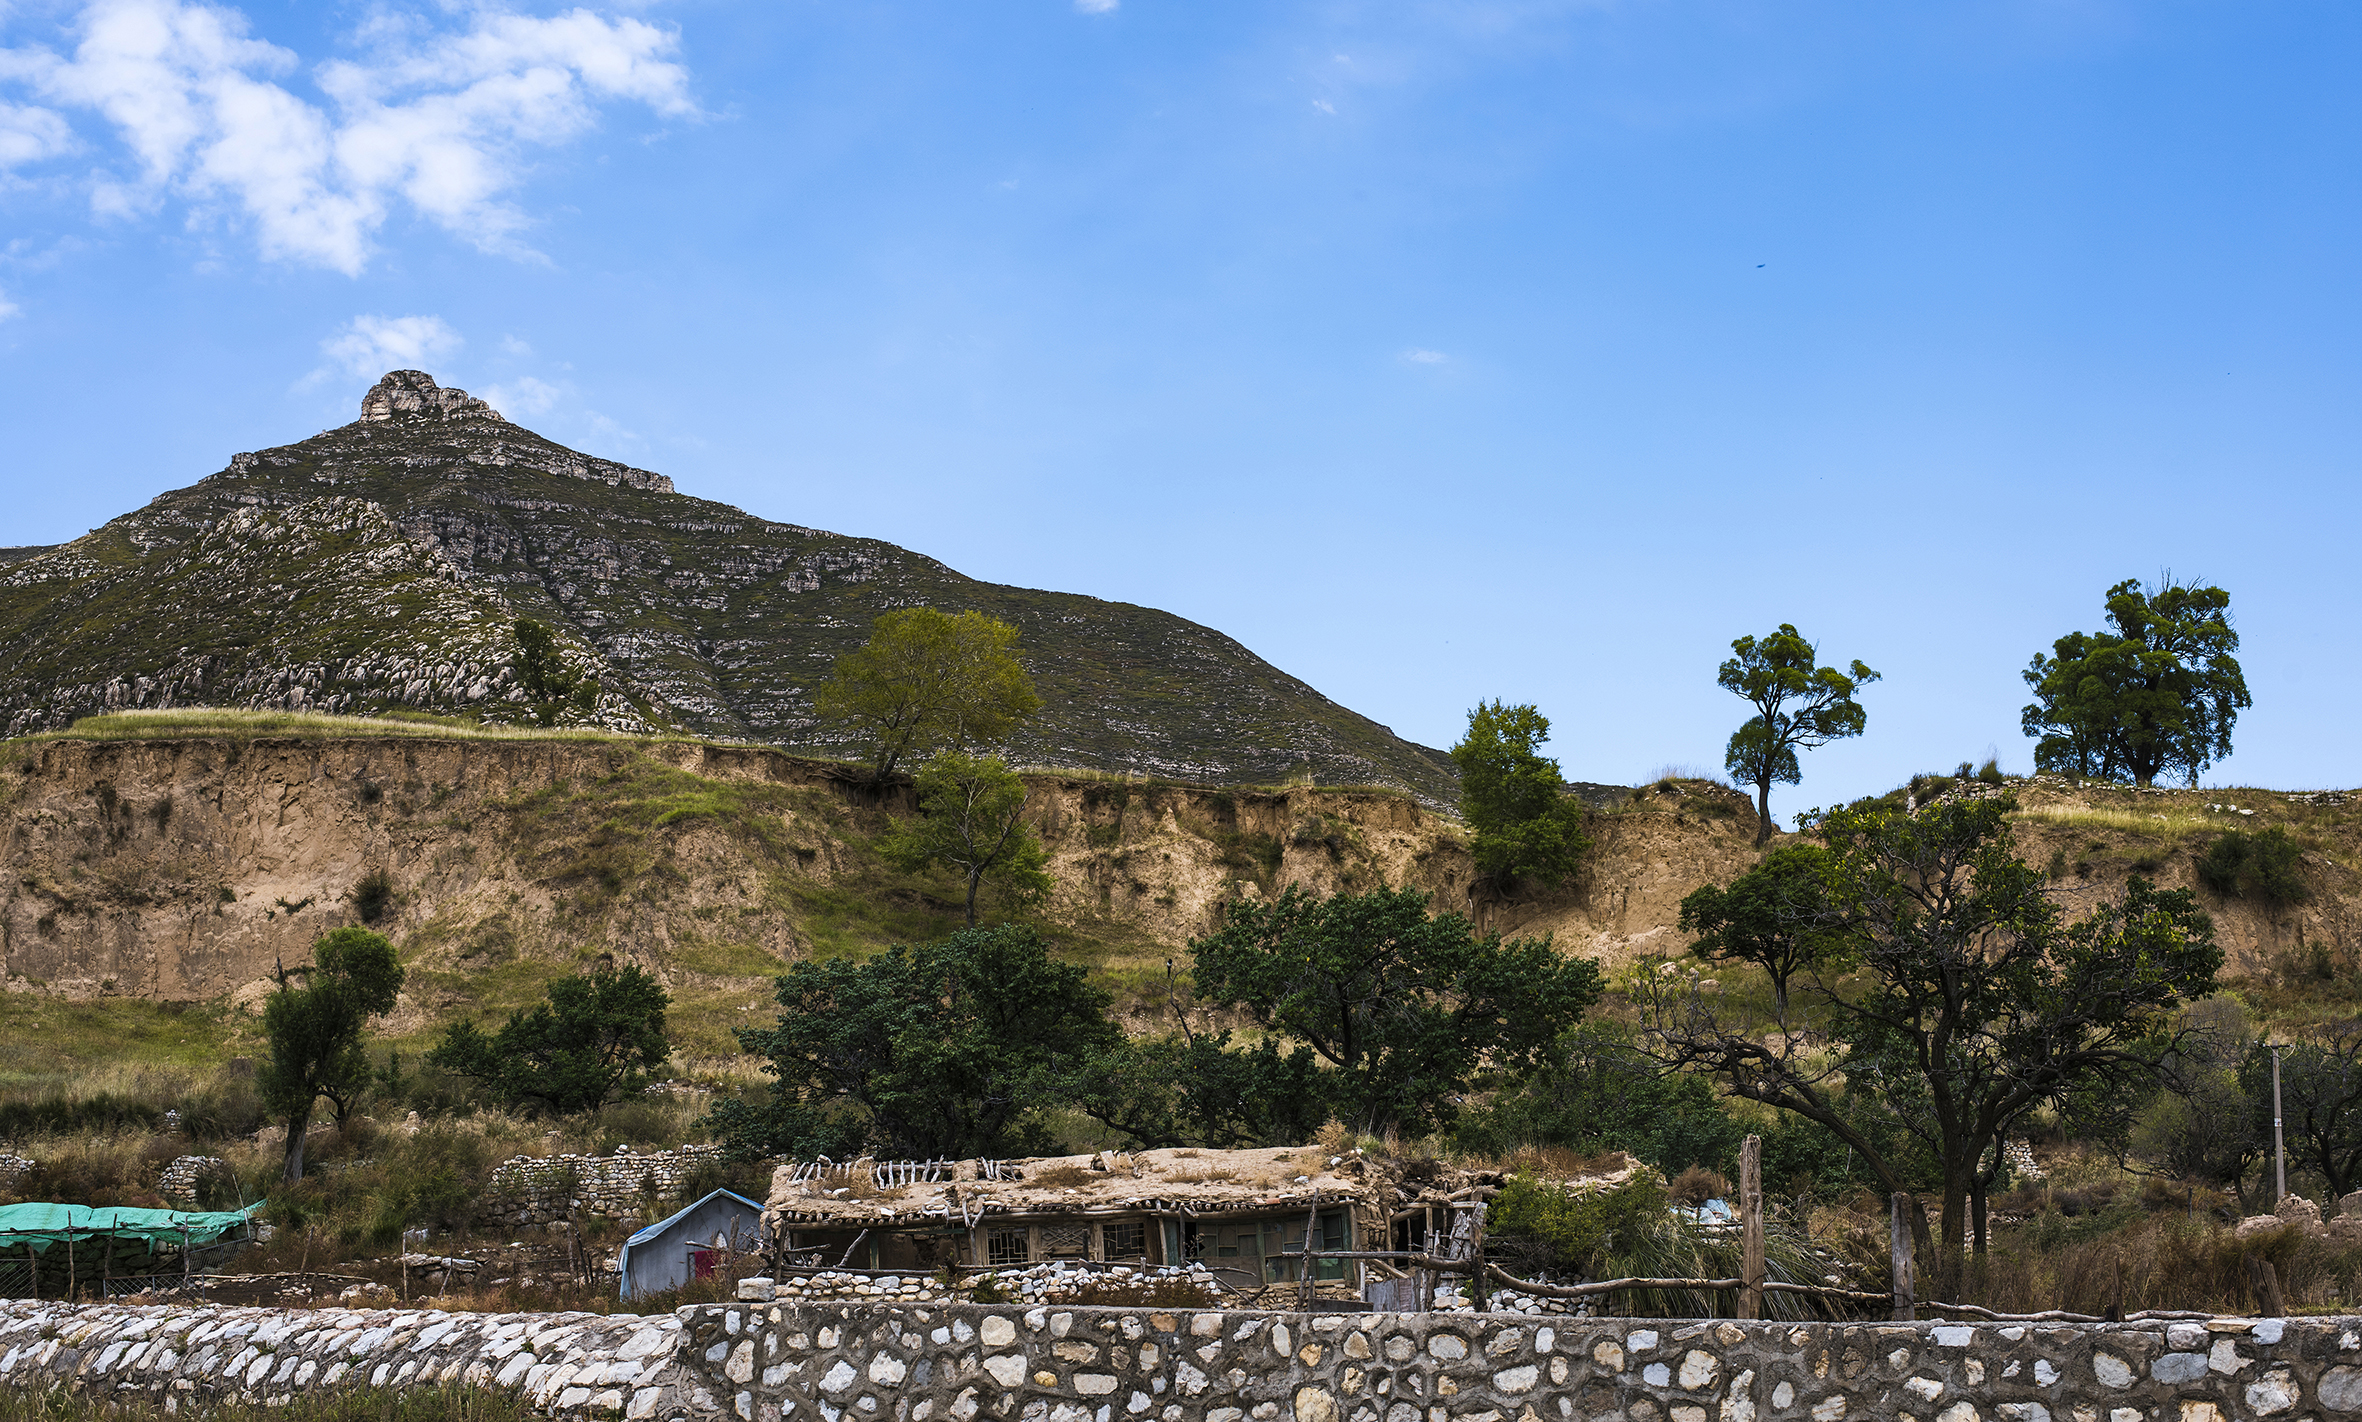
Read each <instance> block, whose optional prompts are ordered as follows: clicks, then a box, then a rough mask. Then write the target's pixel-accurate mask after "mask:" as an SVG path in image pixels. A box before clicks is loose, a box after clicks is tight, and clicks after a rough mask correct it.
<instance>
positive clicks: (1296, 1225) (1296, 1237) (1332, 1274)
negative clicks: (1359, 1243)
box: [1263, 1210, 1353, 1283]
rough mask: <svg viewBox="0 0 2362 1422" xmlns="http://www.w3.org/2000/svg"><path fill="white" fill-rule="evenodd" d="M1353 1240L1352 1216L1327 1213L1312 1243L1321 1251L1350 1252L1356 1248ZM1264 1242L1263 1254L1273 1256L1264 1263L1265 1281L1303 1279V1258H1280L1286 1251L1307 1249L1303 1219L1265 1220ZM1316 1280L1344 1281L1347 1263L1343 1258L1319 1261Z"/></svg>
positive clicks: (1327, 1211)
mask: <svg viewBox="0 0 2362 1422" xmlns="http://www.w3.org/2000/svg"><path fill="white" fill-rule="evenodd" d="M1352 1237H1353V1236H1352V1231H1351V1229H1350V1227H1349V1216H1348V1215H1347V1214H1346V1212H1345V1211H1343V1210H1326V1211H1323V1212H1322V1213H1321V1215H1320V1224H1319V1228H1318V1231H1317V1232H1316V1233H1315V1234H1314V1235H1313V1237H1312V1242H1313V1245H1314V1247H1315V1248H1318V1249H1322V1250H1341V1249H1350V1248H1352V1247H1353V1246H1352V1244H1351V1243H1350V1241H1351V1239H1352ZM1263 1242H1264V1250H1263V1252H1264V1253H1265V1254H1266V1255H1268V1256H1272V1257H1269V1258H1266V1259H1265V1260H1264V1264H1263V1267H1264V1278H1266V1279H1267V1280H1270V1281H1272V1282H1274V1283H1277V1282H1279V1281H1280V1280H1283V1279H1301V1278H1303V1277H1304V1265H1303V1261H1302V1260H1301V1259H1283V1258H1280V1257H1278V1255H1279V1254H1280V1251H1281V1250H1283V1249H1284V1250H1290V1251H1293V1250H1300V1249H1302V1248H1303V1247H1304V1222H1303V1220H1302V1219H1301V1218H1299V1219H1294V1220H1265V1221H1264V1222H1263ZM1316 1277H1318V1278H1322V1279H1342V1278H1344V1277H1345V1261H1344V1260H1342V1259H1323V1260H1321V1261H1319V1272H1318V1274H1317V1276H1316Z"/></svg>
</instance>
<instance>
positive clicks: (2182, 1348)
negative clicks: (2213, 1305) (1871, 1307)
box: [682, 1302, 2362, 1422]
mask: <svg viewBox="0 0 2362 1422" xmlns="http://www.w3.org/2000/svg"><path fill="white" fill-rule="evenodd" d="M683 1326H684V1329H685V1332H684V1335H683V1338H682V1363H683V1367H684V1369H685V1371H686V1372H687V1373H688V1374H689V1377H688V1378H687V1379H686V1380H685V1381H684V1384H683V1385H684V1387H685V1388H686V1396H687V1398H688V1402H689V1406H690V1408H691V1409H692V1412H691V1415H702V1414H709V1413H714V1412H719V1413H721V1414H723V1415H727V1416H736V1417H738V1418H741V1419H744V1422H780V1419H783V1418H793V1419H796V1422H806V1419H810V1422H843V1419H852V1422H868V1419H872V1418H874V1419H877V1422H973V1419H976V1418H978V1417H984V1418H989V1419H1000V1422H1116V1419H1125V1420H1126V1422H1568V1420H1569V1419H1574V1420H1575V1422H1756V1419H1758V1418H1766V1419H1768V1418H1810V1419H1812V1422H1842V1419H1855V1418H1859V1419H1868V1418H1878V1419H1887V1418H1902V1419H1911V1422H1988V1419H1989V1420H1990V1422H2234V1419H2248V1418H2259V1419H2261V1418H2282V1417H2285V1418H2287V1419H2288V1422H2299V1419H2301V1418H2307V1417H2310V1418H2325V1417H2337V1416H2343V1415H2354V1414H2356V1413H2362V1320H2357V1319H2308V1320H2304V1321H2301V1322H2292V1321H2282V1320H2278V1319H2268V1320H2260V1321H2259V1320H2254V1319H2243V1318H2242V1319H2222V1320H2217V1321H2215V1322H2212V1323H2198V1324H2174V1325H2171V1326H2166V1325H2162V1324H2160V1325H2148V1326H2142V1325H2125V1324H2112V1325H2054V1326H2043V1327H2020V1326H2009V1327H1993V1326H1989V1325H1977V1326H1960V1325H1948V1324H1930V1323H1922V1324H1891V1325H1890V1324H1853V1325H1838V1324H1802V1325H1799V1324H1787V1323H1733V1322H1719V1323H1717V1322H1703V1323H1697V1322H1679V1321H1654V1322H1651V1321H1645V1320H1605V1319H1601V1320H1587V1319H1552V1320H1548V1321H1544V1320H1541V1319H1537V1318H1532V1317H1517V1316H1513V1315H1502V1314H1488V1315H1480V1316H1479V1315H1459V1316H1451V1315H1434V1314H1429V1315H1404V1314H1364V1315H1354V1314H1284V1313H1195V1314H1192V1313H1181V1312H1170V1313H1168V1312H1158V1311H1152V1310H1113V1309H1068V1310H1061V1309H1055V1308H1037V1309H1033V1310H1030V1311H1023V1312H1020V1311H1015V1310H1008V1309H1000V1310H995V1309H992V1308H988V1307H984V1306H979V1305H955V1306H936V1307H917V1308H907V1309H897V1310H891V1311H889V1310H883V1309H876V1308H863V1307H860V1306H855V1305H829V1304H817V1303H808V1302H807V1303H786V1304H779V1305H774V1306H771V1307H768V1308H765V1307H755V1306H742V1307H738V1308H721V1307H717V1308H705V1309H698V1310H685V1311H684V1314H683Z"/></svg>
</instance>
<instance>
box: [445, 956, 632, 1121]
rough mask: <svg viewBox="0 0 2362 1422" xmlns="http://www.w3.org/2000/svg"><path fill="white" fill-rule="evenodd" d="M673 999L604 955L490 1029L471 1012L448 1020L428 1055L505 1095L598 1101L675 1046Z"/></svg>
mask: <svg viewBox="0 0 2362 1422" xmlns="http://www.w3.org/2000/svg"><path fill="white" fill-rule="evenodd" d="M671 1003H672V999H671V998H670V997H669V996H667V995H666V993H665V991H664V989H663V987H662V986H660V985H659V984H658V983H657V981H656V979H654V978H652V977H650V976H649V975H648V974H647V973H645V972H643V971H642V970H641V969H640V968H639V967H638V966H637V965H635V964H626V965H624V966H623V967H621V968H618V967H616V966H615V962H614V960H613V959H612V958H610V957H606V956H604V955H602V956H601V958H600V960H599V962H598V965H597V966H596V967H594V968H593V969H592V971H590V972H589V973H586V974H583V975H582V976H579V977H569V978H559V979H557V980H555V981H553V982H552V983H550V985H549V986H548V988H547V989H545V990H544V1000H543V1001H541V1002H538V1003H535V1004H534V1005H533V1010H532V1011H531V1012H524V1011H518V1012H512V1013H510V1014H509V1018H508V1023H507V1025H505V1026H503V1027H502V1028H501V1029H500V1031H499V1032H497V1033H495V1034H493V1035H492V1036H489V1037H487V1036H485V1035H484V1034H483V1032H481V1031H479V1030H478V1029H477V1027H476V1025H475V1024H474V1023H473V1022H455V1023H453V1024H451V1026H449V1027H448V1028H446V1029H444V1032H443V1040H442V1041H441V1042H440V1043H438V1044H437V1045H436V1047H435V1049H434V1050H433V1051H432V1052H430V1053H428V1054H427V1061H428V1062H429V1063H431V1064H432V1065H435V1066H438V1067H441V1068H442V1069H443V1070H445V1071H448V1072H451V1073H453V1074H454V1075H458V1076H464V1077H468V1078H470V1079H472V1080H474V1081H477V1082H480V1083H482V1084H483V1085H484V1086H485V1088H486V1089H488V1090H489V1091H490V1092H491V1093H492V1095H493V1096H494V1097H496V1098H497V1099H499V1101H500V1102H501V1103H502V1104H503V1105H507V1106H536V1107H539V1108H541V1109H543V1110H547V1111H554V1112H558V1113H560V1114H572V1113H575V1112H580V1111H596V1110H598V1109H599V1108H600V1107H601V1106H604V1105H606V1104H607V1103H608V1102H609V1101H612V1100H615V1099H617V1098H618V1097H620V1096H622V1095H625V1094H627V1093H629V1092H630V1091H632V1090H634V1089H635V1088H636V1087H638V1086H639V1085H640V1084H641V1083H642V1081H643V1080H644V1078H645V1075H646V1073H648V1072H651V1071H654V1070H656V1069H657V1068H658V1067H661V1066H663V1065H664V1063H665V1061H666V1059H667V1058H669V1057H671V1056H672V1043H671V1042H670V1041H669V1040H667V1038H666V1036H665V1030H664V1013H665V1009H666V1008H667V1007H669V1006H670V1005H671Z"/></svg>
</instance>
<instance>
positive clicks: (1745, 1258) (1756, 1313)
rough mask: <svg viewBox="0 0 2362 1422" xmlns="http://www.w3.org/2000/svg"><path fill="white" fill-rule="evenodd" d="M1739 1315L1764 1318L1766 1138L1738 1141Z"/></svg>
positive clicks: (1750, 1138)
mask: <svg viewBox="0 0 2362 1422" xmlns="http://www.w3.org/2000/svg"><path fill="white" fill-rule="evenodd" d="M1739 1241H1740V1243H1739V1250H1740V1253H1739V1317H1741V1318H1761V1317H1763V1273H1764V1270H1763V1137H1761V1136H1749V1137H1747V1139H1746V1140H1744V1141H1742V1142H1740V1144H1739Z"/></svg>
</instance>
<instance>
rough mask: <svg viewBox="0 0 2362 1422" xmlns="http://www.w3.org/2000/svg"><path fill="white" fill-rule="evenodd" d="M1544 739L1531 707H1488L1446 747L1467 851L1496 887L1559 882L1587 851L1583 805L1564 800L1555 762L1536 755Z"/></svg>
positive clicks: (1546, 729)
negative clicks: (1467, 833) (1470, 838)
mask: <svg viewBox="0 0 2362 1422" xmlns="http://www.w3.org/2000/svg"><path fill="white" fill-rule="evenodd" d="M1548 739H1550V721H1549V719H1548V718H1547V717H1545V716H1543V715H1542V713H1541V712H1539V711H1537V710H1535V709H1534V708H1533V707H1531V706H1510V705H1507V704H1504V703H1502V702H1499V701H1487V702H1484V703H1482V704H1480V705H1479V706H1478V707H1477V708H1476V709H1475V710H1474V711H1471V712H1469V713H1468V734H1467V735H1465V736H1463V737H1461V738H1460V743H1459V744H1458V745H1456V746H1453V747H1452V763H1453V764H1454V765H1456V766H1458V767H1459V770H1460V814H1461V817H1462V818H1464V819H1466V820H1467V821H1468V828H1469V829H1471V830H1473V831H1474V832H1475V836H1476V838H1475V842H1474V843H1473V844H1472V845H1471V846H1470V852H1471V853H1472V854H1473V856H1474V857H1475V859H1476V867H1477V870H1478V872H1479V873H1481V874H1483V875H1484V876H1485V877H1486V878H1488V879H1490V880H1492V881H1494V882H1495V883H1504V882H1507V881H1509V880H1512V879H1534V880H1538V881H1540V882H1543V883H1546V884H1556V883H1560V882H1562V881H1564V880H1565V879H1566V878H1568V877H1569V876H1570V875H1572V874H1573V873H1574V872H1575V870H1576V868H1577V867H1578V866H1579V865H1580V864H1581V862H1582V857H1583V851H1584V850H1586V849H1588V848H1590V847H1591V841H1590V840H1589V839H1587V838H1585V837H1584V834H1583V806H1582V804H1581V802H1579V801H1577V800H1575V799H1573V798H1571V797H1569V796H1568V795H1567V794H1565V793H1564V786H1565V784H1566V781H1565V780H1564V778H1562V777H1561V776H1560V775H1559V773H1558V762H1557V761H1555V760H1552V759H1550V758H1549V757H1548V756H1545V755H1543V754H1542V753H1541V752H1540V751H1538V750H1537V749H1535V748H1536V747H1537V746H1539V745H1541V743H1542V742H1544V741H1546V740H1548Z"/></svg>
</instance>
